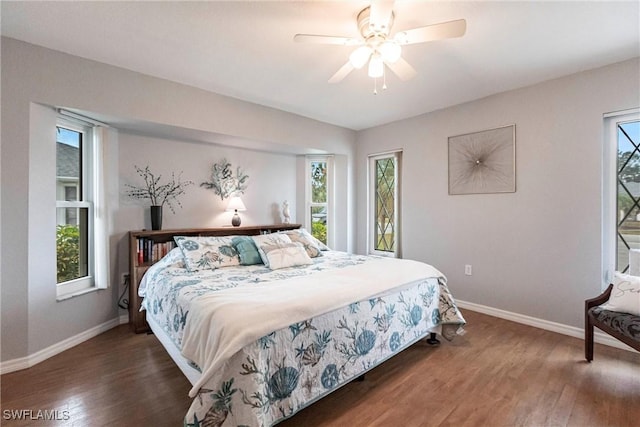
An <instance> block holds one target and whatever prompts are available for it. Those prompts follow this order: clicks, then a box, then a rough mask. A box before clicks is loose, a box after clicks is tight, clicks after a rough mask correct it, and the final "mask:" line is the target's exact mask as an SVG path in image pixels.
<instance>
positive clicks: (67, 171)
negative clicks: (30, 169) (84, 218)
mask: <svg viewBox="0 0 640 427" xmlns="http://www.w3.org/2000/svg"><path fill="white" fill-rule="evenodd" d="M57 130H58V138H57V141H56V184H57V191H56V194H57V199H56V200H66V201H72V200H78V197H79V196H80V195H81V194H82V193H81V191H80V189H81V188H82V182H81V177H82V174H81V172H82V154H81V150H82V133H81V132H77V131H74V130H70V129H65V128H62V127H58V128H57ZM71 189H75V190H71Z"/></svg>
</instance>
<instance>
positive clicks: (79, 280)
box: [56, 117, 107, 298]
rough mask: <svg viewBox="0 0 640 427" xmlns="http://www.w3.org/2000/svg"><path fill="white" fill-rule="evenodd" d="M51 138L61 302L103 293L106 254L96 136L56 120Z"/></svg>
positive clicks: (89, 128) (85, 127) (87, 126)
mask: <svg viewBox="0 0 640 427" xmlns="http://www.w3.org/2000/svg"><path fill="white" fill-rule="evenodd" d="M56 136H57V138H56V265H57V274H56V283H57V295H58V297H59V298H60V297H64V296H67V295H73V294H76V293H80V292H83V291H86V290H87V289H91V288H94V287H100V288H102V287H106V286H107V283H106V277H105V275H104V274H105V273H106V272H105V269H106V264H107V260H106V252H107V251H106V236H105V233H104V227H103V224H104V218H103V216H104V212H102V213H101V217H99V216H98V209H97V203H96V202H97V199H98V196H99V195H100V193H101V192H102V191H101V187H102V183H101V182H100V172H101V170H102V162H103V159H102V155H101V152H102V150H101V149H100V145H101V144H100V140H99V136H100V132H99V131H98V128H97V127H96V126H93V125H92V124H91V123H85V122H81V121H76V120H71V119H68V118H66V117H60V118H59V119H58V121H57V124H56ZM98 245H99V246H100V247H99V248H98ZM98 259H99V260H100V262H98V261H97V260H98ZM98 264H100V266H98ZM97 277H99V279H97Z"/></svg>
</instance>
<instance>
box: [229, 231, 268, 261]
mask: <svg viewBox="0 0 640 427" xmlns="http://www.w3.org/2000/svg"><path fill="white" fill-rule="evenodd" d="M231 243H232V244H233V246H234V247H235V248H236V251H238V255H239V256H240V265H254V264H262V258H260V253H259V252H258V247H257V246H256V244H255V242H254V241H253V239H252V238H251V237H249V236H234V237H233V238H232V239H231Z"/></svg>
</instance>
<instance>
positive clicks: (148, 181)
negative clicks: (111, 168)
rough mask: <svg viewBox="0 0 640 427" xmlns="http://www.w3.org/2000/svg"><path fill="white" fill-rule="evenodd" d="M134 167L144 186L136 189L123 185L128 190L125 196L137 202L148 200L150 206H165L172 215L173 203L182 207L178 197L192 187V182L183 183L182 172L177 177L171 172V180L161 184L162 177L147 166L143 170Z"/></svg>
mask: <svg viewBox="0 0 640 427" xmlns="http://www.w3.org/2000/svg"><path fill="white" fill-rule="evenodd" d="M134 167H135V168H136V172H137V173H138V175H139V176H140V177H141V178H142V179H143V180H144V185H143V186H140V187H138V186H135V185H130V184H125V185H126V186H127V187H128V188H129V190H127V196H129V197H131V198H134V199H138V200H144V199H149V201H150V202H151V206H164V205H165V204H166V205H167V206H169V209H171V212H173V213H176V211H175V207H174V203H175V204H176V205H177V206H179V207H182V204H180V200H179V199H178V197H180V196H182V195H183V194H185V188H186V187H188V186H190V185H193V181H189V180H187V181H183V180H182V172H180V173H179V174H178V176H177V177H176V175H175V173H173V172H171V179H170V180H169V181H168V182H166V183H164V184H161V183H160V180H161V179H162V175H155V174H154V173H153V172H151V170H150V169H149V166H146V167H145V168H144V169H142V168H140V167H138V166H134Z"/></svg>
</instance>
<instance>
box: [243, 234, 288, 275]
mask: <svg viewBox="0 0 640 427" xmlns="http://www.w3.org/2000/svg"><path fill="white" fill-rule="evenodd" d="M251 238H252V239H253V242H254V243H255V244H256V246H257V247H258V253H259V254H260V258H262V262H263V263H264V265H266V266H267V267H269V259H268V258H267V256H266V255H265V253H264V251H263V250H262V248H261V246H262V245H279V244H283V243H291V239H290V238H289V236H287V235H286V234H280V233H273V234H261V235H260V236H252V237H251Z"/></svg>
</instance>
